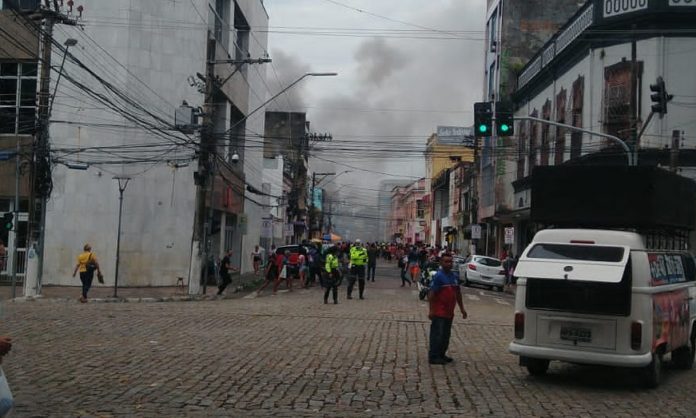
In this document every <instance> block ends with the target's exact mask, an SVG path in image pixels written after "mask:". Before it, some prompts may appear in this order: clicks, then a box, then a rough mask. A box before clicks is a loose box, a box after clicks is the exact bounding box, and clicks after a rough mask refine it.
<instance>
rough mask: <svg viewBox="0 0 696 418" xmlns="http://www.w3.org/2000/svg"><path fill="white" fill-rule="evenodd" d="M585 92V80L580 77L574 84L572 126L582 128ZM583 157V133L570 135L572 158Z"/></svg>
mask: <svg viewBox="0 0 696 418" xmlns="http://www.w3.org/2000/svg"><path fill="white" fill-rule="evenodd" d="M584 90H585V78H584V77H578V79H577V80H575V82H574V83H573V107H572V116H571V118H572V121H571V123H572V125H573V126H575V127H578V128H582V107H583V99H584V97H583V94H584ZM581 155H582V133H580V132H575V131H573V133H571V134H570V158H571V159H573V158H579V157H580V156H581Z"/></svg>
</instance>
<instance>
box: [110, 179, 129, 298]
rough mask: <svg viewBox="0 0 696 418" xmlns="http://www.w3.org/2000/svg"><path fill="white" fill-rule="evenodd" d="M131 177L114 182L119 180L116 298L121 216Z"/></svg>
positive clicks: (115, 275) (115, 276)
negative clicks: (124, 196) (125, 192)
mask: <svg viewBox="0 0 696 418" xmlns="http://www.w3.org/2000/svg"><path fill="white" fill-rule="evenodd" d="M130 179H131V178H130V177H126V176H116V177H114V180H118V232H117V235H116V269H115V271H114V297H116V296H117V294H118V293H117V292H118V264H119V261H120V254H121V214H122V213H123V192H124V191H125V190H126V186H128V182H129V181H130Z"/></svg>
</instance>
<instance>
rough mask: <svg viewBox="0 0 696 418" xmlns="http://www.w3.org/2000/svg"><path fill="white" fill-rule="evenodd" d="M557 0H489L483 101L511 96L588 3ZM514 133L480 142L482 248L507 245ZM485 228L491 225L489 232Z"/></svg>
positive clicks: (494, 252) (486, 251)
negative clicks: (535, 59)
mask: <svg viewBox="0 0 696 418" xmlns="http://www.w3.org/2000/svg"><path fill="white" fill-rule="evenodd" d="M583 3H584V2H583V1H582V0H558V1H554V2H553V6H552V7H550V5H549V3H548V2H545V1H542V0H522V1H520V0H489V1H488V7H487V14H486V40H485V52H484V57H485V58H484V68H483V71H484V74H485V77H484V86H483V101H491V102H495V101H509V100H511V93H512V92H514V91H515V90H516V88H517V85H516V83H517V75H518V74H519V72H520V70H521V69H522V67H524V65H525V64H526V62H527V61H528V60H529V59H530V58H531V57H532V56H533V55H534V54H535V53H537V51H538V50H539V48H541V46H543V45H544V43H545V42H546V41H547V40H548V39H549V38H550V37H551V36H552V35H553V34H554V33H555V32H556V31H557V30H558V28H559V27H560V26H561V25H563V24H564V23H565V22H566V21H567V20H568V19H569V18H570V17H571V16H572V15H573V14H574V13H575V12H576V11H577V10H578V9H579V8H580V7H581V6H582V4H583ZM515 144H516V142H515V139H514V138H498V137H496V136H492V137H487V138H483V139H482V140H481V142H480V154H479V160H478V161H479V168H478V170H479V175H478V182H477V183H478V184H477V193H478V205H477V209H478V221H479V223H481V224H484V225H483V227H482V230H483V231H484V234H485V236H482V239H481V242H480V245H479V247H478V248H479V251H481V252H482V253H483V254H487V255H498V254H499V253H500V252H501V250H502V247H503V246H504V245H505V244H504V240H503V234H504V228H505V226H509V225H511V222H512V218H510V216H509V213H510V211H511V207H509V206H507V205H506V203H505V202H506V200H505V196H507V195H509V194H510V193H511V191H512V186H511V185H510V184H509V183H508V182H507V175H506V174H507V173H508V172H510V171H511V170H514V168H513V167H514V158H513V156H512V155H511V153H510V152H509V150H511V149H514V147H515ZM485 231H488V233H487V234H486V232H485Z"/></svg>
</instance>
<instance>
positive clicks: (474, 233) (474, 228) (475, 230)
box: [471, 225, 481, 239]
mask: <svg viewBox="0 0 696 418" xmlns="http://www.w3.org/2000/svg"><path fill="white" fill-rule="evenodd" d="M471 239H481V225H471Z"/></svg>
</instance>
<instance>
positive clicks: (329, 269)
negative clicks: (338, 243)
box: [324, 247, 341, 304]
mask: <svg viewBox="0 0 696 418" xmlns="http://www.w3.org/2000/svg"><path fill="white" fill-rule="evenodd" d="M328 251H329V254H328V255H327V256H326V264H325V266H324V267H325V268H326V280H325V281H324V286H325V288H326V289H325V290H324V304H327V303H329V292H333V301H334V304H337V303H338V285H339V284H340V283H341V272H340V271H339V270H338V258H337V257H336V247H331V248H329V250H328Z"/></svg>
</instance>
